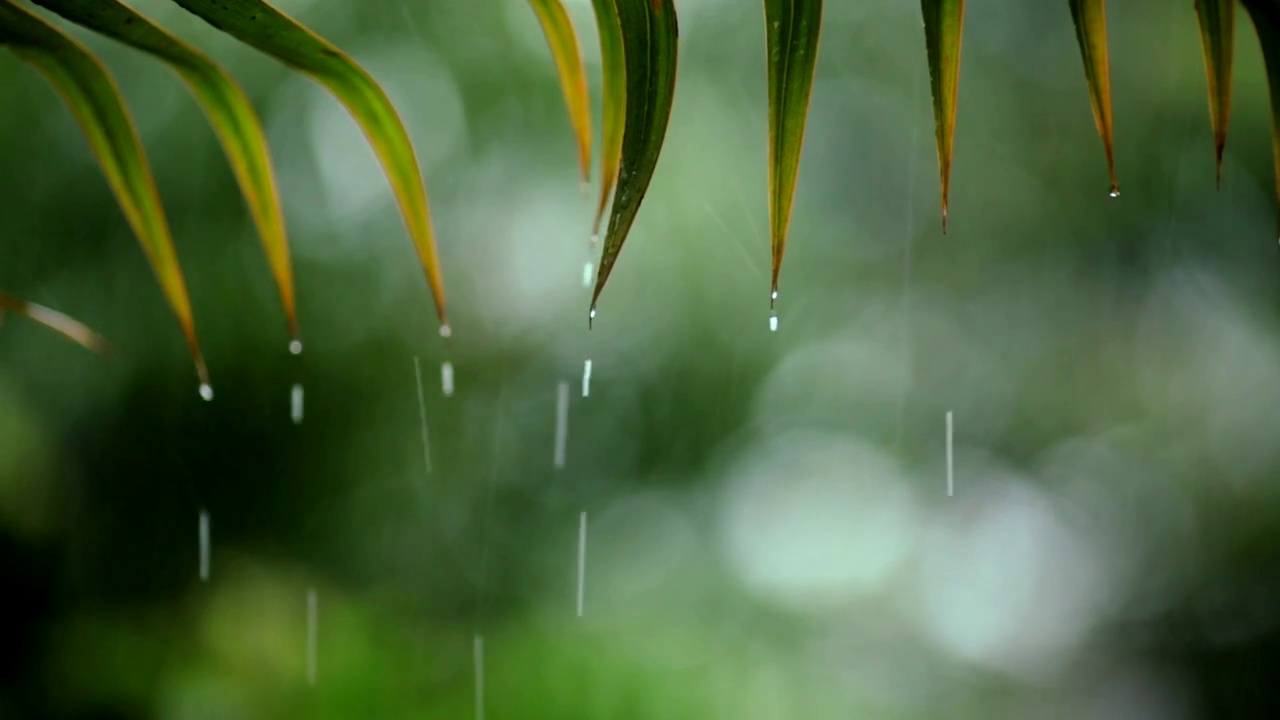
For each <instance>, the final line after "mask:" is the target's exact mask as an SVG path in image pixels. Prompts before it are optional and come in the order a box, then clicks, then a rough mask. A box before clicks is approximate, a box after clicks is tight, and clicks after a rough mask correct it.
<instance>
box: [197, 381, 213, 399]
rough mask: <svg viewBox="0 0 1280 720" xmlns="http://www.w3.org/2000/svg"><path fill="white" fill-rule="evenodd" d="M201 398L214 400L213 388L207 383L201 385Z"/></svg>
mask: <svg viewBox="0 0 1280 720" xmlns="http://www.w3.org/2000/svg"><path fill="white" fill-rule="evenodd" d="M200 397H202V398H204V399H205V400H206V401H209V400H212V399H213V386H212V385H210V384H209V383H207V382H202V383H200Z"/></svg>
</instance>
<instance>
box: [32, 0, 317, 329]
mask: <svg viewBox="0 0 1280 720" xmlns="http://www.w3.org/2000/svg"><path fill="white" fill-rule="evenodd" d="M35 2H36V4H38V5H42V6H44V7H46V8H49V9H50V10H52V11H54V12H56V13H58V14H59V15H61V16H62V17H64V18H66V19H68V20H70V21H72V22H74V23H77V24H79V25H83V26H84V27H86V28H89V29H90V30H93V31H95V32H98V33H101V34H103V35H106V36H108V37H111V38H114V39H115V40H118V41H120V42H122V43H125V44H127V45H131V46H133V47H135V48H137V49H139V50H142V51H143V52H146V53H149V54H151V55H154V56H155V57H157V58H159V59H161V60H163V61H164V62H165V63H167V64H168V65H169V67H171V68H172V69H173V70H174V71H175V72H177V74H178V76H179V77H180V78H182V80H183V81H184V82H186V84H187V86H188V87H189V88H190V89H191V92H192V94H194V95H195V97H196V100H198V101H199V103H200V105H201V107H202V108H203V109H204V112H205V115H207V116H208V118H209V122H210V124H212V125H213V129H214V131H215V132H217V134H218V139H219V140H220V141H221V142H222V146H223V149H224V150H225V152H226V154H227V159H228V160H229V161H230V163H231V169H232V171H233V172H234V173H235V176H236V180H237V181H238V182H239V183H240V189H241V191H242V192H243V193H244V197H245V201H246V202H247V203H248V205H249V211H250V213H251V214H252V215H253V220H254V223H255V224H256V226H257V228H258V235H259V236H260V237H261V239H262V246H263V249H264V250H265V251H266V255H267V261H268V263H270V265H271V270H272V274H273V276H274V277H275V281H276V287H277V288H278V289H279V292H280V299H281V302H282V303H283V305H284V311H285V317H286V319H287V321H288V323H289V332H290V334H291V335H292V336H293V337H294V338H297V337H298V321H297V310H296V303H295V300H294V289H293V265H292V263H291V262H290V260H289V241H288V237H287V236H286V234H285V227H284V213H283V211H282V210H281V208H280V195H279V193H278V192H277V191H276V182H275V173H274V172H273V170H272V168H271V156H270V153H269V152H268V150H267V138H266V135H265V134H264V133H263V130H262V123H261V121H259V120H258V115H257V113H255V112H254V110H253V107H252V106H251V105H250V104H249V99H248V97H246V96H245V94H244V91H243V90H241V89H240V86H239V85H237V84H236V82H235V81H234V80H232V79H231V76H230V75H228V74H227V73H226V72H225V71H224V70H223V69H222V68H220V67H218V66H217V65H216V64H214V62H213V61H212V60H210V59H209V58H208V57H207V56H205V55H204V54H203V53H201V52H199V51H197V50H195V49H194V48H192V47H191V46H189V45H187V44H186V43H184V42H182V41H181V40H179V39H178V38H176V37H174V36H173V35H171V34H169V33H168V32H166V31H165V30H164V29H162V28H160V27H159V26H157V25H155V24H154V23H152V22H151V21H150V20H148V19H147V18H145V17H143V16H142V15H140V14H138V13H137V12H136V11H134V10H133V9H131V8H130V7H128V6H127V5H125V4H123V3H121V2H119V1H118V0H35Z"/></svg>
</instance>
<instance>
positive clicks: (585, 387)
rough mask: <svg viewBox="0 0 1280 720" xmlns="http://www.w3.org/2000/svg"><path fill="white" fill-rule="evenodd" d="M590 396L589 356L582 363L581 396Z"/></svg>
mask: <svg viewBox="0 0 1280 720" xmlns="http://www.w3.org/2000/svg"><path fill="white" fill-rule="evenodd" d="M590 396H591V358H587V359H586V361H584V362H583V363H582V397H590Z"/></svg>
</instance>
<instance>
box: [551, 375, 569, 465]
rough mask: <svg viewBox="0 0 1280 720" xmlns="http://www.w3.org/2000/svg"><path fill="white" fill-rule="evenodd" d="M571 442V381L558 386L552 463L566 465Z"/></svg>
mask: <svg viewBox="0 0 1280 720" xmlns="http://www.w3.org/2000/svg"><path fill="white" fill-rule="evenodd" d="M568 443H569V383H567V382H561V383H560V384H559V385H557V386H556V444H555V452H554V454H553V455H552V464H553V465H554V466H555V467H556V468H562V467H564V460H565V450H566V447H567V446H568Z"/></svg>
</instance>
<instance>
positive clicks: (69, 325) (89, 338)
mask: <svg viewBox="0 0 1280 720" xmlns="http://www.w3.org/2000/svg"><path fill="white" fill-rule="evenodd" d="M2 12H4V11H3V10H0V13H2ZM6 310H12V311H13V312H15V313H17V314H19V315H26V316H27V317H29V318H31V319H32V320H35V321H36V322H38V323H40V324H41V325H44V326H45V327H47V328H50V329H52V330H55V331H57V332H59V333H61V334H62V335H65V336H66V337H67V338H69V339H70V340H71V341H72V342H75V343H77V344H79V345H82V346H84V347H86V348H88V349H89V350H92V351H94V352H96V353H98V354H99V355H106V354H107V353H108V352H110V348H109V347H108V346H107V341H106V340H103V339H102V336H101V335H99V334H97V333H95V332H94V331H92V330H90V329H89V328H87V327H85V326H84V325H83V324H81V323H79V322H77V321H76V320H74V319H72V318H70V317H67V316H66V315H63V314H62V313H60V312H58V311H57V310H52V309H50V308H47V307H45V306H43V305H37V304H35V303H33V302H27V301H26V300H19V299H18V298H16V297H14V296H12V295H10V294H9V293H7V292H5V291H3V290H0V321H3V319H4V313H5V311H6Z"/></svg>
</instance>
